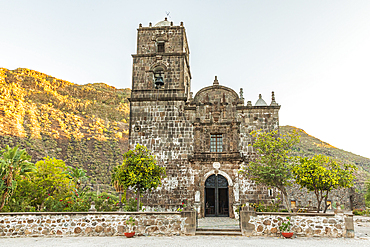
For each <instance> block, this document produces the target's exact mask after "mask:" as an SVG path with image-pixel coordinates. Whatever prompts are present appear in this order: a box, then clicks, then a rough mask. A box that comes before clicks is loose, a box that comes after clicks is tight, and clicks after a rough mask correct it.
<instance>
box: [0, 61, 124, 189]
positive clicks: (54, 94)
mask: <svg viewBox="0 0 370 247" xmlns="http://www.w3.org/2000/svg"><path fill="white" fill-rule="evenodd" d="M129 95H130V89H116V88H114V87H111V86H109V85H106V84H104V83H94V84H87V85H77V84H74V83H71V82H68V81H64V80H60V79H57V78H54V77H52V76H49V75H46V74H43V73H40V72H37V71H34V70H30V69H22V68H19V69H16V70H8V69H5V68H0V115H1V117H0V126H2V127H1V128H0V149H1V148H4V147H5V145H9V146H14V145H18V144H19V146H20V148H25V149H26V150H27V152H28V154H30V155H31V156H32V162H34V163H35V162H37V161H39V160H41V159H42V158H43V157H45V156H47V155H48V156H50V157H55V158H57V159H62V160H64V161H65V163H66V164H67V165H69V166H73V167H78V168H81V169H84V170H86V171H87V175H88V176H90V177H91V180H92V181H94V182H97V183H99V184H104V185H105V186H106V187H109V184H110V171H111V169H112V168H113V167H114V166H116V165H118V164H121V163H122V155H121V154H122V152H123V151H124V150H127V134H128V130H127V129H128V124H127V120H128V119H129V102H128V99H127V98H128V96H129ZM97 145H99V147H96V146H97Z"/></svg>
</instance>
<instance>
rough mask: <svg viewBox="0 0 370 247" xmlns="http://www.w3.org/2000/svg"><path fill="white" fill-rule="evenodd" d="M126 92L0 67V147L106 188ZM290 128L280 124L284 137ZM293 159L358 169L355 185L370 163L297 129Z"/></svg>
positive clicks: (123, 129) (122, 142)
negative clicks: (59, 162)
mask: <svg viewBox="0 0 370 247" xmlns="http://www.w3.org/2000/svg"><path fill="white" fill-rule="evenodd" d="M129 95H130V89H116V88H114V87H111V86H109V85H106V84H104V83H94V84H86V85H77V84H74V83H71V82H68V81H64V80H60V79H57V78H54V77H51V76H49V75H46V74H43V73H40V72H37V71H34V70H29V69H16V70H7V69H5V68H0V149H1V148H3V147H4V146H5V145H9V146H14V145H20V146H21V147H22V148H26V150H27V152H28V153H29V154H30V155H32V158H33V161H34V162H36V161H39V160H40V159H42V157H44V156H47V155H49V156H51V157H56V158H59V159H63V160H64V161H65V162H66V163H67V165H71V166H74V167H79V168H84V169H85V170H87V171H88V174H89V175H90V176H91V178H92V179H91V182H93V183H94V184H105V185H108V184H109V182H110V170H111V169H112V167H114V166H116V165H118V164H120V163H121V162H122V154H123V153H124V152H125V151H126V150H127V142H128V124H127V120H128V118H129V102H128V100H127V98H128V96H129ZM293 130H300V129H298V128H296V127H291V126H282V127H280V132H281V133H282V134H286V133H287V132H291V131H293ZM299 133H300V136H301V142H300V143H299V144H298V145H297V146H296V147H295V148H294V151H293V152H294V155H300V156H313V155H315V154H324V155H327V156H331V157H335V158H338V159H340V160H342V161H344V162H349V163H353V164H356V165H357V166H358V167H359V172H358V182H360V183H363V182H364V181H365V180H366V179H367V174H368V173H369V172H370V159H368V158H364V157H361V156H359V155H355V154H352V153H350V152H346V151H344V150H341V149H338V148H335V147H333V146H331V145H330V144H328V143H325V142H323V141H321V140H319V139H317V138H315V137H313V136H310V135H309V134H307V133H306V132H304V131H303V130H301V131H300V132H299Z"/></svg>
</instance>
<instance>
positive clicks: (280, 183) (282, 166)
mask: <svg viewBox="0 0 370 247" xmlns="http://www.w3.org/2000/svg"><path fill="white" fill-rule="evenodd" d="M251 135H252V136H253V137H254V138H255V142H254V144H253V147H254V149H255V151H256V152H257V154H258V156H257V158H256V159H255V160H253V161H251V162H250V163H249V164H247V165H246V166H245V167H244V169H243V170H242V171H241V172H242V173H244V174H245V175H246V176H247V177H248V178H250V179H252V180H253V181H255V182H256V183H258V184H262V185H265V186H272V187H276V188H278V189H279V190H280V191H281V193H282V194H283V195H284V202H285V206H286V207H287V208H288V209H289V211H290V203H289V202H288V195H287V192H286V186H289V185H290V184H291V182H290V181H291V178H292V173H291V167H292V163H293V158H292V157H290V155H289V152H290V149H291V148H292V147H293V145H294V144H296V143H297V142H299V138H298V134H297V133H293V134H288V135H287V136H280V135H279V134H278V132H277V131H270V132H262V131H253V132H252V133H251Z"/></svg>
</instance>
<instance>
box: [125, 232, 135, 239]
mask: <svg viewBox="0 0 370 247" xmlns="http://www.w3.org/2000/svg"><path fill="white" fill-rule="evenodd" d="M134 235H135V232H125V236H126V237H127V238H132V237H133V236H134Z"/></svg>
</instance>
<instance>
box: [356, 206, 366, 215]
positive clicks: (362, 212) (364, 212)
mask: <svg viewBox="0 0 370 247" xmlns="http://www.w3.org/2000/svg"><path fill="white" fill-rule="evenodd" d="M352 213H353V214H354V215H366V214H367V211H366V210H362V209H361V208H359V209H353V211H352Z"/></svg>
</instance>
